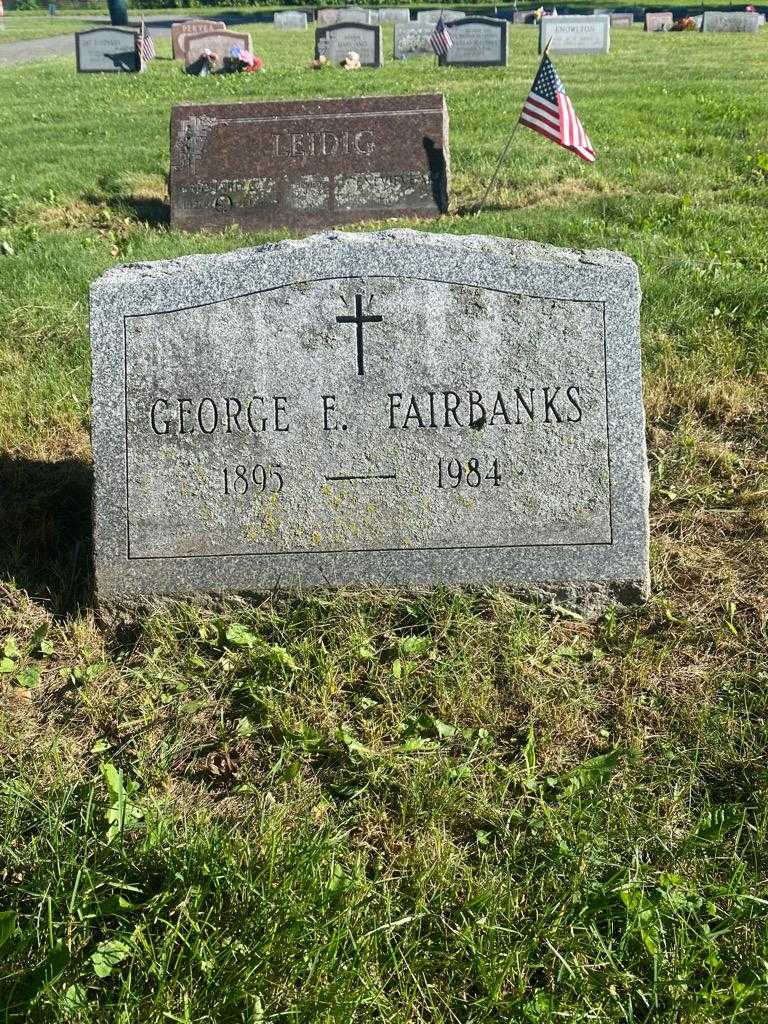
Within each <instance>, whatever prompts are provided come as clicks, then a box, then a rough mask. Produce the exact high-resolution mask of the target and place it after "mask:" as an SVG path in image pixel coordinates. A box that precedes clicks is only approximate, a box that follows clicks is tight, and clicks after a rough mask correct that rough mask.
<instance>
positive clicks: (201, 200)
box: [170, 94, 449, 231]
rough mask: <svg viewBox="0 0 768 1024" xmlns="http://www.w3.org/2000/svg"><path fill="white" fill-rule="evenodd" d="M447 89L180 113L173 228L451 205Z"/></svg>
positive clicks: (341, 218)
mask: <svg viewBox="0 0 768 1024" xmlns="http://www.w3.org/2000/svg"><path fill="white" fill-rule="evenodd" d="M448 184H449V160H448V111H447V108H446V105H445V100H444V98H443V96H441V95H439V94H428V95H418V96H367V97H358V98H347V99H328V100H297V101H283V102H269V103H230V104H218V103H217V104H205V105H198V104H192V103H185V104H182V105H180V106H175V107H173V109H172V111H171V173H170V196H171V224H172V226H173V227H175V228H181V229H184V230H188V231H196V230H198V229H207V230H214V231H217V230H223V229H224V228H226V227H228V226H229V225H230V224H238V225H240V226H241V227H243V228H245V229H247V230H263V229H266V228H278V227H290V228H293V229H295V230H298V231H304V230H311V229H314V228H317V227H332V226H335V225H341V224H349V223H354V222H358V221H366V220H383V219H387V218H392V217H437V216H439V214H440V213H443V212H445V210H446V209H447V206H448Z"/></svg>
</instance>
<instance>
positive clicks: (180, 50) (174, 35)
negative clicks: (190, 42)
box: [171, 19, 227, 60]
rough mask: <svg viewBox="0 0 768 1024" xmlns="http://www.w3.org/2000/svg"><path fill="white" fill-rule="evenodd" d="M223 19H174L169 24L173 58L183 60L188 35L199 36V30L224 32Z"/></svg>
mask: <svg viewBox="0 0 768 1024" xmlns="http://www.w3.org/2000/svg"><path fill="white" fill-rule="evenodd" d="M226 27H227V26H226V25H225V24H224V22H223V21H199V20H197V19H195V20H194V21H176V22H174V23H173V24H172V25H171V49H172V50H173V59H174V60H184V49H185V47H186V40H187V38H188V37H189V36H199V35H200V33H201V32H224V31H225V30H226Z"/></svg>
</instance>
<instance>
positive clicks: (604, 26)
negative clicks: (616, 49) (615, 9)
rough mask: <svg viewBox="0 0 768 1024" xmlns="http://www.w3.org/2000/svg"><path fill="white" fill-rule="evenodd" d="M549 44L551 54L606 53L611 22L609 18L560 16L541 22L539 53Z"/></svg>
mask: <svg viewBox="0 0 768 1024" xmlns="http://www.w3.org/2000/svg"><path fill="white" fill-rule="evenodd" d="M550 40H551V45H550V48H549V49H550V53H572V54H578V53H608V51H609V49H610V47H611V19H610V16H609V15H608V14H593V15H588V14H586V15H579V14H574V15H570V14H568V15H563V16H560V17H557V18H549V17H545V18H542V19H541V24H540V27H539V53H543V52H544V48H545V46H546V45H547V43H548V42H550Z"/></svg>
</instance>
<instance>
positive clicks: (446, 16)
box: [416, 8, 466, 25]
mask: <svg viewBox="0 0 768 1024" xmlns="http://www.w3.org/2000/svg"><path fill="white" fill-rule="evenodd" d="M441 14H442V16H443V21H444V22H445V23H446V24H447V23H448V22H449V21H458V20H459V18H464V17H466V15H465V14H464V11H446V10H444V9H440V8H439V9H438V10H436V11H417V12H416V21H427V22H430V23H431V24H433V25H436V24H437V21H438V19H439V18H440V15H441Z"/></svg>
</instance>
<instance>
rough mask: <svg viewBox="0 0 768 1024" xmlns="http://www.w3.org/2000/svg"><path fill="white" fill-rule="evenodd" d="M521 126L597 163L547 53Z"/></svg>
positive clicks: (535, 79) (526, 106) (525, 108)
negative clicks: (531, 129)
mask: <svg viewBox="0 0 768 1024" xmlns="http://www.w3.org/2000/svg"><path fill="white" fill-rule="evenodd" d="M520 124H524V125H525V126H526V128H533V130H534V131H535V132H539V133H540V134H541V135H543V136H544V137H545V138H547V139H551V140H552V142H556V143H557V144H558V146H562V147H563V149H569V150H570V151H571V153H575V154H576V156H580V157H581V159H582V160H586V161H587V163H590V164H591V163H594V161H595V151H594V149H592V143H591V142H590V141H589V137H588V136H587V133H586V132H585V131H584V128H583V126H582V124H581V121H580V120H579V119H578V117H577V116H576V111H575V110H574V109H573V104H572V103H571V101H570V100H569V99H568V94H567V93H566V91H565V86H564V85H563V83H562V82H561V81H560V77H559V75H558V74H557V72H556V71H555V66H554V64H553V63H552V61H551V60H550V59H549V57H548V56H547V54H546V53H545V54H544V56H543V57H542V60H541V64H540V65H539V70H538V72H537V74H536V77H535V78H534V80H533V85H532V86H531V91H530V92H529V93H528V98H527V100H526V101H525V103H524V104H523V110H522V113H521V114H520Z"/></svg>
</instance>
